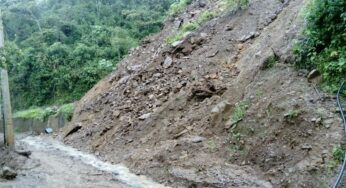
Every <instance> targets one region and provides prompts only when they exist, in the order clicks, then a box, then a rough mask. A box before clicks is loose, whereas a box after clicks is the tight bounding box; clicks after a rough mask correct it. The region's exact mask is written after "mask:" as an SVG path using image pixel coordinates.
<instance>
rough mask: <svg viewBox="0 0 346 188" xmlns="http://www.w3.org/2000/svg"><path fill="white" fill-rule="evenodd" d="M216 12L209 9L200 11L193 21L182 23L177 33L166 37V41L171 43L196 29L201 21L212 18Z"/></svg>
mask: <svg viewBox="0 0 346 188" xmlns="http://www.w3.org/2000/svg"><path fill="white" fill-rule="evenodd" d="M215 16H216V13H214V12H210V11H204V12H202V13H201V14H200V15H199V16H198V18H197V19H196V20H195V21H192V22H188V23H184V24H183V25H182V27H181V29H180V30H179V31H178V33H177V34H176V35H174V36H171V37H168V38H167V39H166V42H167V43H168V44H172V43H173V42H175V41H179V40H181V39H183V38H184V37H185V36H187V35H188V34H190V33H191V32H193V31H195V30H197V29H198V28H199V27H200V26H201V25H202V24H203V23H205V22H207V21H209V20H211V19H213V18H214V17H215Z"/></svg>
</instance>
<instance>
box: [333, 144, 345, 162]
mask: <svg viewBox="0 0 346 188" xmlns="http://www.w3.org/2000/svg"><path fill="white" fill-rule="evenodd" d="M344 155H345V151H344V150H343V149H342V148H341V147H340V146H336V147H334V148H333V159H334V160H336V161H338V162H341V161H343V160H344Z"/></svg>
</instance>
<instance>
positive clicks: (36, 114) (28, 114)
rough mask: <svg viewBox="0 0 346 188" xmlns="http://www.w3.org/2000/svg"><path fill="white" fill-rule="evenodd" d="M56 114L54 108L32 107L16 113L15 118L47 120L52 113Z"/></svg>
mask: <svg viewBox="0 0 346 188" xmlns="http://www.w3.org/2000/svg"><path fill="white" fill-rule="evenodd" d="M52 114H54V111H53V110H52V108H38V107H35V108H31V109H29V110H24V111H19V112H16V113H14V115H13V117H14V118H22V119H34V120H38V121H45V120H46V119H47V118H48V117H49V116H50V115H52Z"/></svg>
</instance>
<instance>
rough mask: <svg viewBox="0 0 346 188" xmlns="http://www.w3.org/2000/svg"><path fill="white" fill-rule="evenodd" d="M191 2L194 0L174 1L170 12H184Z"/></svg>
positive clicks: (174, 13) (170, 13)
mask: <svg viewBox="0 0 346 188" xmlns="http://www.w3.org/2000/svg"><path fill="white" fill-rule="evenodd" d="M191 2H192V0H179V1H178V2H175V3H173V4H172V5H171V7H170V9H169V11H168V14H169V15H170V16H172V15H176V14H178V13H180V12H182V11H183V10H184V9H185V8H186V7H187V6H188V5H189V4H190V3H191Z"/></svg>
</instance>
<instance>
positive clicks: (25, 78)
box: [0, 0, 190, 109]
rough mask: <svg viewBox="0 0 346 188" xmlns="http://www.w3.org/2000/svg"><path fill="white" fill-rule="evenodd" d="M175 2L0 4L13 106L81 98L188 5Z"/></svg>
mask: <svg viewBox="0 0 346 188" xmlns="http://www.w3.org/2000/svg"><path fill="white" fill-rule="evenodd" d="M176 1H177V0H142V1H139V0H117V1H103V0H102V1H101V0H72V1H71V0H60V1H57V0H47V1H40V3H37V2H35V1H33V0H19V1H12V0H2V1H1V4H0V8H1V9H2V10H3V21H4V29H5V35H6V45H5V50H4V51H3V52H1V54H0V57H1V60H0V61H1V62H0V63H4V62H5V61H6V63H7V65H8V69H9V75H10V86H11V94H12V102H13V106H14V108H15V109H26V108H28V107H30V106H44V105H53V104H65V103H70V102H73V101H75V100H78V99H79V98H80V97H81V96H82V95H84V93H85V92H86V91H88V90H89V89H90V88H91V87H92V86H93V85H95V84H96V83H97V82H98V81H99V80H100V79H101V78H103V77H104V76H105V75H107V74H109V73H110V72H111V71H112V70H113V69H114V67H115V66H116V64H117V63H118V62H119V61H120V60H121V59H122V58H123V57H124V56H125V55H126V54H127V53H128V51H129V49H130V48H132V47H135V46H136V45H137V44H138V43H139V41H140V40H141V39H143V38H144V37H145V36H147V35H149V34H151V33H154V32H157V31H159V30H160V28H161V25H162V22H163V21H164V20H165V19H166V16H167V14H168V11H169V10H172V9H175V10H177V9H179V7H181V6H182V5H185V4H188V3H189V2H190V1H179V3H177V2H176ZM175 2H176V3H175ZM173 3H175V5H174V6H172V7H171V5H172V4H173ZM178 5H179V6H178Z"/></svg>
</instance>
